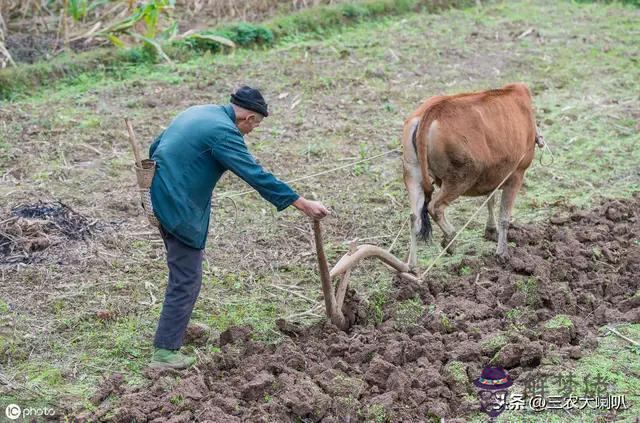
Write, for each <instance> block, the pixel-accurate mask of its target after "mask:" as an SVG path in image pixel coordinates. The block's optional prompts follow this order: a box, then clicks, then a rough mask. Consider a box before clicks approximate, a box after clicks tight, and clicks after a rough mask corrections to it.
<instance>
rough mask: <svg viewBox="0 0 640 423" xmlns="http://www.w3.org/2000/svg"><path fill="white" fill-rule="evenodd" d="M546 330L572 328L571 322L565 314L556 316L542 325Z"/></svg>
mask: <svg viewBox="0 0 640 423" xmlns="http://www.w3.org/2000/svg"><path fill="white" fill-rule="evenodd" d="M544 327H545V328H546V329H557V328H572V327H573V322H572V321H571V319H570V318H569V316H567V315H566V314H558V315H556V316H554V317H553V318H552V319H551V320H549V321H548V322H547V323H545V324H544Z"/></svg>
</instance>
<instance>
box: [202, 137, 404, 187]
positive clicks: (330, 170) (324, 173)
mask: <svg viewBox="0 0 640 423" xmlns="http://www.w3.org/2000/svg"><path fill="white" fill-rule="evenodd" d="M400 150H401V148H395V149H393V150H389V151H386V152H384V153H380V154H376V155H375V156H371V157H367V158H365V159H362V160H358V161H355V162H352V163H348V164H346V165H342V166H338V167H336V168H333V169H329V170H324V171H322V172H318V173H314V174H312V175H306V176H301V177H299V178H295V179H291V180H289V181H286V182H285V183H287V184H291V183H293V182H298V181H302V180H305V179H310V178H315V177H316V176H321V175H326V174H327V173H333V172H336V171H338V170H342V169H345V168H347V167H351V166H355V165H357V164H360V163H364V162H368V161H371V160H373V159H377V158H378V157H382V156H387V155H389V154H391V153H395V152H397V151H400ZM252 192H256V191H255V190H254V189H248V190H246V191H239V192H231V193H228V194H227V193H222V194H220V195H219V196H218V195H215V196H214V198H217V199H221V198H231V197H239V196H241V195H245V194H250V193H252Z"/></svg>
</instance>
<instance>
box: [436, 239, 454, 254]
mask: <svg viewBox="0 0 640 423" xmlns="http://www.w3.org/2000/svg"><path fill="white" fill-rule="evenodd" d="M449 242H451V238H442V242H440V245H441V246H442V248H445V247H446V246H447V245H449ZM455 245H456V244H455V243H452V244H451V245H449V248H447V254H453V253H455V252H456V248H455Z"/></svg>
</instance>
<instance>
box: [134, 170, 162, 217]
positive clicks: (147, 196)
mask: <svg viewBox="0 0 640 423" xmlns="http://www.w3.org/2000/svg"><path fill="white" fill-rule="evenodd" d="M141 165H142V167H140V166H138V165H135V170H136V178H137V179H138V188H139V189H140V201H141V203H142V208H144V212H145V214H146V215H147V220H149V223H150V224H151V226H155V227H156V228H157V227H159V226H160V222H158V218H157V217H156V215H155V214H154V213H153V205H152V204H151V191H150V188H151V183H152V182H153V175H154V174H155V173H156V162H155V160H151V159H145V160H142V161H141Z"/></svg>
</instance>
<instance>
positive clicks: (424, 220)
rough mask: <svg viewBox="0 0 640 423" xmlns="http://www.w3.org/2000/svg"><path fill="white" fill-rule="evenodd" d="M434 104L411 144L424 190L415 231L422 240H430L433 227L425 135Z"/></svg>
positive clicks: (431, 192) (432, 114)
mask: <svg viewBox="0 0 640 423" xmlns="http://www.w3.org/2000/svg"><path fill="white" fill-rule="evenodd" d="M434 115H435V113H434V106H431V107H428V108H427V109H426V110H425V112H424V114H423V116H422V118H421V119H420V123H419V124H418V128H417V129H415V130H414V131H413V135H412V137H413V145H414V146H415V148H416V155H417V156H418V163H420V173H421V174H422V190H423V191H424V204H423V205H422V210H421V211H420V222H421V225H420V229H419V231H418V233H417V235H418V237H419V238H420V239H422V240H423V241H429V240H431V234H432V232H433V228H432V226H431V218H430V216H429V209H428V205H429V203H430V202H431V196H432V195H433V185H432V183H431V178H430V177H429V161H428V160H427V137H428V134H429V128H430V126H431V123H433V121H434V120H435V116H434Z"/></svg>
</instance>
